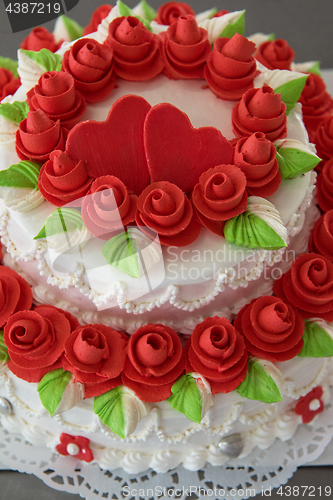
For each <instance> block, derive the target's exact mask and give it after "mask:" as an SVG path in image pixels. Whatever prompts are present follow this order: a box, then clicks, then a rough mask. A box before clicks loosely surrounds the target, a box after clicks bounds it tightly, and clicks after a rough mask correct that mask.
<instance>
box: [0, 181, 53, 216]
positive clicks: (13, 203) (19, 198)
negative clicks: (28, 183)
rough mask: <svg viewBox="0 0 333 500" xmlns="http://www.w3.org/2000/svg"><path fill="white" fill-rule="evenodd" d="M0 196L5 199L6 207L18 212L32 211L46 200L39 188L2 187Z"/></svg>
mask: <svg viewBox="0 0 333 500" xmlns="http://www.w3.org/2000/svg"><path fill="white" fill-rule="evenodd" d="M0 198H2V199H3V201H4V204H5V205H6V207H8V208H11V209H12V210H15V211H16V212H30V210H33V209H34V208H36V207H38V206H39V205H41V204H42V203H43V201H44V197H43V195H42V194H41V192H40V191H39V189H38V188H35V189H26V188H10V187H0Z"/></svg>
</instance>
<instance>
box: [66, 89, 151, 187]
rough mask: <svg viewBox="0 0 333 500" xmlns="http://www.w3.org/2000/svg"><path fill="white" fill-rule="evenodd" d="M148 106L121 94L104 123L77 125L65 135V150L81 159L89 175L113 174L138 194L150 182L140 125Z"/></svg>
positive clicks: (132, 96)
mask: <svg viewBox="0 0 333 500" xmlns="http://www.w3.org/2000/svg"><path fill="white" fill-rule="evenodd" d="M150 108H151V106H150V104H149V103H148V102H147V101H146V100H145V99H143V97H139V96H135V95H127V96H124V97H121V98H120V99H118V100H117V101H116V102H115V103H114V104H113V106H112V108H111V109H110V111H109V114H108V117H107V119H106V120H105V121H104V122H97V121H94V120H89V121H86V122H82V123H79V124H77V125H76V126H75V127H74V128H73V129H72V130H71V131H70V133H69V134H68V138H67V142H66V152H67V153H68V154H69V156H70V157H71V158H72V160H74V161H76V162H78V161H79V160H82V161H83V163H84V165H85V167H86V170H87V172H88V175H90V176H91V177H96V178H97V177H101V176H102V175H114V176H115V177H118V178H119V179H120V180H121V181H122V182H123V183H124V184H125V186H127V188H128V189H129V190H131V191H133V192H134V193H136V194H140V193H141V192H142V191H143V189H144V188H145V187H146V186H148V184H149V172H148V165H147V160H146V156H145V149H144V142H143V125H144V121H145V118H146V115H147V113H148V111H149V110H150Z"/></svg>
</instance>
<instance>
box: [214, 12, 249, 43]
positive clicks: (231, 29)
mask: <svg viewBox="0 0 333 500" xmlns="http://www.w3.org/2000/svg"><path fill="white" fill-rule="evenodd" d="M244 30H245V12H242V13H241V15H240V16H239V18H238V19H237V20H236V21H235V22H234V23H231V24H228V25H227V26H226V27H225V28H224V29H223V30H222V33H221V34H220V35H219V36H220V37H221V36H223V37H226V38H232V37H233V36H234V34H235V33H239V34H240V35H244Z"/></svg>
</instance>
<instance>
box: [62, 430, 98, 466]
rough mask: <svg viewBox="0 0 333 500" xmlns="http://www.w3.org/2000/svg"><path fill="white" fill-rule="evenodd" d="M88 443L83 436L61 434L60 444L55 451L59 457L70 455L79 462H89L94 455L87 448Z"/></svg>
mask: <svg viewBox="0 0 333 500" xmlns="http://www.w3.org/2000/svg"><path fill="white" fill-rule="evenodd" d="M89 443H90V441H89V439H88V438H85V437H83V436H71V435H70V434H65V433H62V434H61V436H60V444H58V445H57V446H56V450H57V452H58V453H60V455H65V456H66V455H71V456H72V457H75V458H78V459H79V460H84V461H85V462H91V461H92V460H93V459H94V455H93V452H92V451H91V449H90V447H89Z"/></svg>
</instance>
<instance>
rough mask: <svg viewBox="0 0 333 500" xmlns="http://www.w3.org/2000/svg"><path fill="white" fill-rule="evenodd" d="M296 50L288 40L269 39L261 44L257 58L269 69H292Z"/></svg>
mask: <svg viewBox="0 0 333 500" xmlns="http://www.w3.org/2000/svg"><path fill="white" fill-rule="evenodd" d="M294 57H295V51H294V50H293V49H292V48H291V47H290V46H289V45H288V43H287V42H286V40H282V39H280V38H279V39H277V40H269V41H267V42H264V43H262V44H261V45H259V47H258V50H257V53H256V59H258V61H259V62H261V64H263V65H264V66H266V68H268V69H290V66H291V63H292V62H293V60H294Z"/></svg>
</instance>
